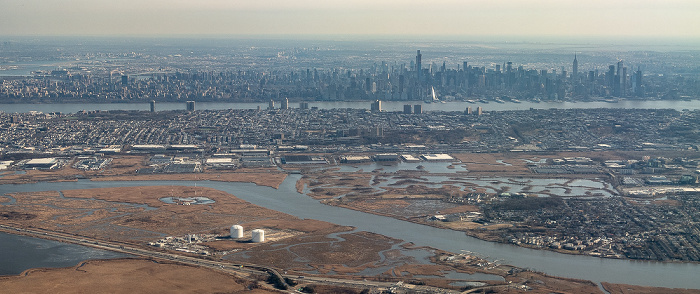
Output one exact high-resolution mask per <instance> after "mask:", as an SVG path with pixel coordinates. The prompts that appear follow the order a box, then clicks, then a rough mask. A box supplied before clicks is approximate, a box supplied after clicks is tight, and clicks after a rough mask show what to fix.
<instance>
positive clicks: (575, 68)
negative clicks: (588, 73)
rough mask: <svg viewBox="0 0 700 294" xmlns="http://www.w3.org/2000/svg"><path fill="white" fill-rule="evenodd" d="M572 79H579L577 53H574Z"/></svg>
mask: <svg viewBox="0 0 700 294" xmlns="http://www.w3.org/2000/svg"><path fill="white" fill-rule="evenodd" d="M571 79H572V80H574V81H575V80H576V79H578V60H577V59H576V54H575V53H574V66H573V68H572V70H571Z"/></svg>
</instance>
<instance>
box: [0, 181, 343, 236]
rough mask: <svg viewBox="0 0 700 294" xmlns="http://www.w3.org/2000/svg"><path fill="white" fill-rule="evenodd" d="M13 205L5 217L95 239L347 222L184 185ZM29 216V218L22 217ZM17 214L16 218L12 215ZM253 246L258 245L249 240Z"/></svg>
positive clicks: (65, 195)
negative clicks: (184, 200)
mask: <svg viewBox="0 0 700 294" xmlns="http://www.w3.org/2000/svg"><path fill="white" fill-rule="evenodd" d="M171 196H174V197H194V196H198V197H207V198H209V199H212V200H214V201H215V203H211V204H201V205H177V204H167V203H164V202H162V201H160V200H159V199H160V198H163V197H171ZM7 197H12V198H14V199H15V201H16V202H15V203H14V204H13V205H3V206H0V212H2V213H4V214H7V215H9V216H10V217H5V218H4V220H3V218H0V221H4V222H8V223H11V224H13V225H18V226H23V227H26V226H33V227H38V228H44V229H48V230H58V231H65V232H69V233H74V234H78V235H85V236H90V237H94V238H100V239H107V240H118V241H122V242H133V243H137V244H138V243H140V242H143V241H149V240H150V241H152V240H154V239H159V238H162V237H164V236H178V235H184V234H202V233H211V234H223V235H226V234H227V232H228V228H229V227H230V226H231V225H233V224H240V225H243V226H245V227H246V228H269V229H270V230H271V231H270V233H272V232H274V231H275V230H277V231H280V232H288V233H289V235H294V234H295V233H298V232H314V231H317V230H342V227H339V226H336V225H333V224H330V223H325V222H320V221H312V220H301V219H298V218H296V217H294V216H291V215H287V214H284V213H281V212H277V211H273V210H269V209H266V208H263V207H259V206H256V205H253V204H250V203H248V202H246V201H243V200H240V199H238V198H236V197H235V196H233V195H231V194H228V193H225V192H221V191H218V190H214V189H209V188H203V187H183V186H149V187H127V188H100V189H88V190H67V191H62V192H61V193H59V192H55V191H49V192H33V193H15V194H10V195H7ZM21 215H27V216H26V217H19V216H21ZM11 216H17V217H11ZM247 244H248V246H252V245H254V244H252V243H247Z"/></svg>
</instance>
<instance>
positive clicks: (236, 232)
mask: <svg viewBox="0 0 700 294" xmlns="http://www.w3.org/2000/svg"><path fill="white" fill-rule="evenodd" d="M231 238H233V239H240V238H243V227H242V226H239V225H233V226H231Z"/></svg>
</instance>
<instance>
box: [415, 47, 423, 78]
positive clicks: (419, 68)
mask: <svg viewBox="0 0 700 294" xmlns="http://www.w3.org/2000/svg"><path fill="white" fill-rule="evenodd" d="M422 57H423V55H421V54H420V50H418V53H417V54H416V79H418V83H419V84H420V78H421V73H422V71H423V65H422V63H421V59H422Z"/></svg>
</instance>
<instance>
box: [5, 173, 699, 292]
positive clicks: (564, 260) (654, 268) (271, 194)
mask: <svg viewBox="0 0 700 294" xmlns="http://www.w3.org/2000/svg"><path fill="white" fill-rule="evenodd" d="M300 177H301V175H290V176H288V177H287V179H286V180H285V181H284V182H283V183H282V185H281V186H280V188H279V189H273V188H270V187H263V186H257V185H255V184H251V183H226V182H209V181H197V182H183V181H133V182H92V181H89V180H79V181H77V182H61V183H34V184H20V185H2V186H0V195H1V194H4V193H8V192H31V191H57V190H68V189H91V188H102V187H129V186H153V185H183V186H185V185H186V186H191V185H195V183H196V184H197V185H198V186H204V187H210V188H213V189H218V190H221V191H225V192H228V193H231V194H233V195H235V196H237V197H239V198H241V199H243V200H246V201H249V202H251V203H253V204H256V205H260V206H263V207H266V208H269V209H273V210H277V211H281V212H284V213H288V214H291V215H294V216H297V217H300V218H309V219H317V220H322V221H327V222H331V223H335V224H339V225H346V226H353V227H356V228H357V229H359V230H363V231H369V232H374V233H378V234H382V235H385V236H389V237H393V238H397V239H402V240H406V241H410V242H413V243H415V244H416V245H418V246H430V247H434V248H438V249H442V250H446V251H450V252H457V253H459V252H462V251H463V250H465V251H471V252H474V253H476V254H479V255H480V256H483V257H487V258H488V259H490V260H499V262H501V263H506V264H511V265H515V266H519V267H525V268H531V269H534V270H537V271H542V272H545V273H548V274H552V275H556V276H563V277H571V278H579V279H586V280H591V281H595V282H601V281H607V282H613V283H625V284H633V285H645V286H658V287H669V288H692V289H700V280H699V279H698V273H700V264H683V263H661V262H650V261H630V260H616V259H602V258H597V257H589V256H578V255H566V254H560V253H555V252H550V251H544V250H533V249H528V248H522V247H517V246H514V245H508V244H497V243H491V242H486V241H482V240H479V239H476V238H472V237H469V236H466V235H465V234H464V233H462V232H457V231H452V230H446V229H439V228H434V227H429V226H424V225H419V224H414V223H410V222H406V221H401V220H396V219H393V218H389V217H383V216H377V215H373V214H368V213H363V212H359V211H354V210H348V209H343V208H338V207H333V206H327V205H323V204H321V203H319V202H318V201H316V200H314V199H311V198H310V197H308V196H306V195H304V194H300V193H297V191H296V188H295V183H296V181H297V180H298V179H300Z"/></svg>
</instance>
